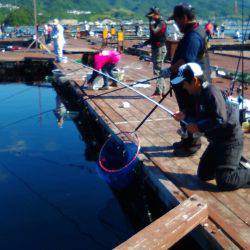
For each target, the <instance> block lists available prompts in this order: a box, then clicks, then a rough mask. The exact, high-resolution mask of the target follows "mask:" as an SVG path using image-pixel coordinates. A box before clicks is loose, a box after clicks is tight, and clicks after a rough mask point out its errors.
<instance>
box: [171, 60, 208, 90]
mask: <svg viewBox="0 0 250 250" xmlns="http://www.w3.org/2000/svg"><path fill="white" fill-rule="evenodd" d="M202 75H203V70H202V69H201V66H200V65H199V64H198V63H187V64H184V65H182V66H181V67H180V68H179V71H178V75H177V77H175V78H174V79H172V80H171V83H172V84H173V85H176V84H179V83H181V82H183V81H184V80H191V79H192V78H193V77H195V76H202Z"/></svg>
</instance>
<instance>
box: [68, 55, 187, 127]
mask: <svg viewBox="0 0 250 250" xmlns="http://www.w3.org/2000/svg"><path fill="white" fill-rule="evenodd" d="M69 60H70V61H71V62H73V63H75V64H79V65H82V66H83V67H84V68H86V69H90V70H93V71H95V72H97V73H98V74H100V75H102V76H105V77H107V78H109V79H111V80H112V81H115V82H117V83H119V84H121V85H122V86H124V87H126V88H128V89H130V90H132V91H134V92H135V93H137V94H138V95H140V96H142V97H144V98H145V99H146V100H148V101H150V102H152V103H154V104H155V105H156V106H157V107H159V108H161V109H162V110H163V111H165V112H167V113H168V114H169V115H170V116H171V117H174V113H173V112H172V111H171V110H169V109H168V108H166V107H164V106H163V105H161V104H160V103H158V102H156V101H155V100H153V99H151V98H150V97H148V96H146V95H145V94H143V93H141V92H140V91H138V90H137V89H135V88H133V87H132V86H129V85H128V84H126V83H124V82H122V81H120V80H118V79H116V78H114V77H112V76H110V75H108V74H105V73H103V72H102V71H100V70H97V69H94V68H92V67H90V66H88V65H85V64H82V63H78V62H76V61H75V60H73V59H69ZM181 122H182V123H183V124H184V125H188V123H187V122H186V121H181Z"/></svg>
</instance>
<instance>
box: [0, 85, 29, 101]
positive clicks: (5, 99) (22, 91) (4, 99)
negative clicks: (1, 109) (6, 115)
mask: <svg viewBox="0 0 250 250" xmlns="http://www.w3.org/2000/svg"><path fill="white" fill-rule="evenodd" d="M30 89H32V88H31V87H28V88H25V89H23V90H21V91H18V92H16V93H14V94H12V95H10V96H7V97H5V98H3V99H1V100H0V103H2V102H5V101H7V100H9V99H11V98H13V97H16V96H18V95H20V94H22V93H24V92H26V91H28V90H30Z"/></svg>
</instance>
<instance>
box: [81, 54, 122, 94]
mask: <svg viewBox="0 0 250 250" xmlns="http://www.w3.org/2000/svg"><path fill="white" fill-rule="evenodd" d="M120 59H121V54H120V53H119V52H118V51H115V50H103V51H102V52H99V53H97V54H95V55H94V56H93V57H85V56H84V55H83V56H82V63H83V64H88V65H89V66H91V67H93V68H94V69H95V70H98V71H102V72H103V73H104V74H107V75H109V76H111V77H113V78H114V75H113V72H112V71H113V70H114V68H115V67H116V65H117V64H118V62H119V61H120ZM98 75H99V74H98V72H96V71H93V73H92V76H91V77H90V79H89V80H88V84H92V83H93V81H94V80H95V78H96V77H97V76H98ZM103 82H104V84H103V86H102V87H101V88H99V90H107V89H109V79H108V77H107V76H104V75H103ZM112 86H117V83H116V82H115V81H112Z"/></svg>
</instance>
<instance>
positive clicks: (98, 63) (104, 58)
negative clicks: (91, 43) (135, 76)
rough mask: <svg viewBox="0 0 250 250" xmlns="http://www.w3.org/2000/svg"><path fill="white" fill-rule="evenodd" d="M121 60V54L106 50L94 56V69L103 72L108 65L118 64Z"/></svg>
mask: <svg viewBox="0 0 250 250" xmlns="http://www.w3.org/2000/svg"><path fill="white" fill-rule="evenodd" d="M120 59H121V54H120V53H119V52H117V51H115V50H104V51H102V52H101V53H99V54H96V55H95V56H94V68H95V69H96V70H101V69H102V68H103V66H104V65H105V64H107V63H112V64H117V63H118V62H119V61H120Z"/></svg>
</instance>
